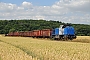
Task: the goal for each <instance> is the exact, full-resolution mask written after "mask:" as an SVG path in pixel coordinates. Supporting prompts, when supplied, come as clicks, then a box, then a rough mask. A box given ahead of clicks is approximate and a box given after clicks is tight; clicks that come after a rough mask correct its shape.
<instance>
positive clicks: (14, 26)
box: [0, 19, 90, 36]
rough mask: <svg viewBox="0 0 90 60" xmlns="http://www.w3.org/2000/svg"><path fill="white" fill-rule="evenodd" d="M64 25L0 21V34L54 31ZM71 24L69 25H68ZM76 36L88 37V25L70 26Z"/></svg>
mask: <svg viewBox="0 0 90 60" xmlns="http://www.w3.org/2000/svg"><path fill="white" fill-rule="evenodd" d="M63 24H66V23H64V22H61V21H53V20H50V21H47V20H31V19H30V20H0V34H7V33H9V32H15V31H32V30H41V29H54V28H58V27H59V26H60V25H63ZM69 24H71V23H69ZM71 25H72V26H73V27H74V28H75V30H76V35H82V36H90V25H85V24H71Z"/></svg>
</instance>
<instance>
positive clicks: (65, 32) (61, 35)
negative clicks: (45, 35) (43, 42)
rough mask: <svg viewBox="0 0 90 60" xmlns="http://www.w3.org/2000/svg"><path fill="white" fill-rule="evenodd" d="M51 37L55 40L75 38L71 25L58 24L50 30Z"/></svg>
mask: <svg viewBox="0 0 90 60" xmlns="http://www.w3.org/2000/svg"><path fill="white" fill-rule="evenodd" d="M51 38H52V39H55V40H68V39H70V40H72V39H75V38H76V35H75V30H74V28H73V27H72V26H71V25H60V27H59V28H55V29H53V31H52V34H51Z"/></svg>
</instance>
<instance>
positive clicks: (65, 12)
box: [0, 0, 90, 24]
mask: <svg viewBox="0 0 90 60" xmlns="http://www.w3.org/2000/svg"><path fill="white" fill-rule="evenodd" d="M1 19H3V20H4V19H6V20H8V19H10V20H11V19H45V20H58V21H61V22H65V23H76V24H78V23H79V24H90V0H44V1H43V0H37V1H36V0H17V1H16V0H0V20H1Z"/></svg>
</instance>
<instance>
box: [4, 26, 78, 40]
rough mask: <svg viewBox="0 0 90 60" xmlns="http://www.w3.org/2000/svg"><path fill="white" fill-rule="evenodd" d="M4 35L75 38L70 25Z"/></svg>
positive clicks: (58, 38)
mask: <svg viewBox="0 0 90 60" xmlns="http://www.w3.org/2000/svg"><path fill="white" fill-rule="evenodd" d="M6 36H23V37H33V38H35V37H36V38H51V39H55V40H67V39H70V40H72V39H75V38H76V35H75V30H74V28H73V27H72V26H70V25H60V27H59V28H55V29H43V30H33V31H23V32H10V33H8V34H7V35H6Z"/></svg>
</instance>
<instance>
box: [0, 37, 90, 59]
mask: <svg viewBox="0 0 90 60" xmlns="http://www.w3.org/2000/svg"><path fill="white" fill-rule="evenodd" d="M79 40H80V41H81V40H90V37H89V36H88V37H85V36H83V38H82V37H80V36H78V37H77V39H75V40H74V42H73V41H51V40H49V39H36V38H34V39H33V38H29V37H4V36H0V59H1V60H90V43H86V42H85V43H82V42H80V41H79ZM76 41H79V42H76Z"/></svg>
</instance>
